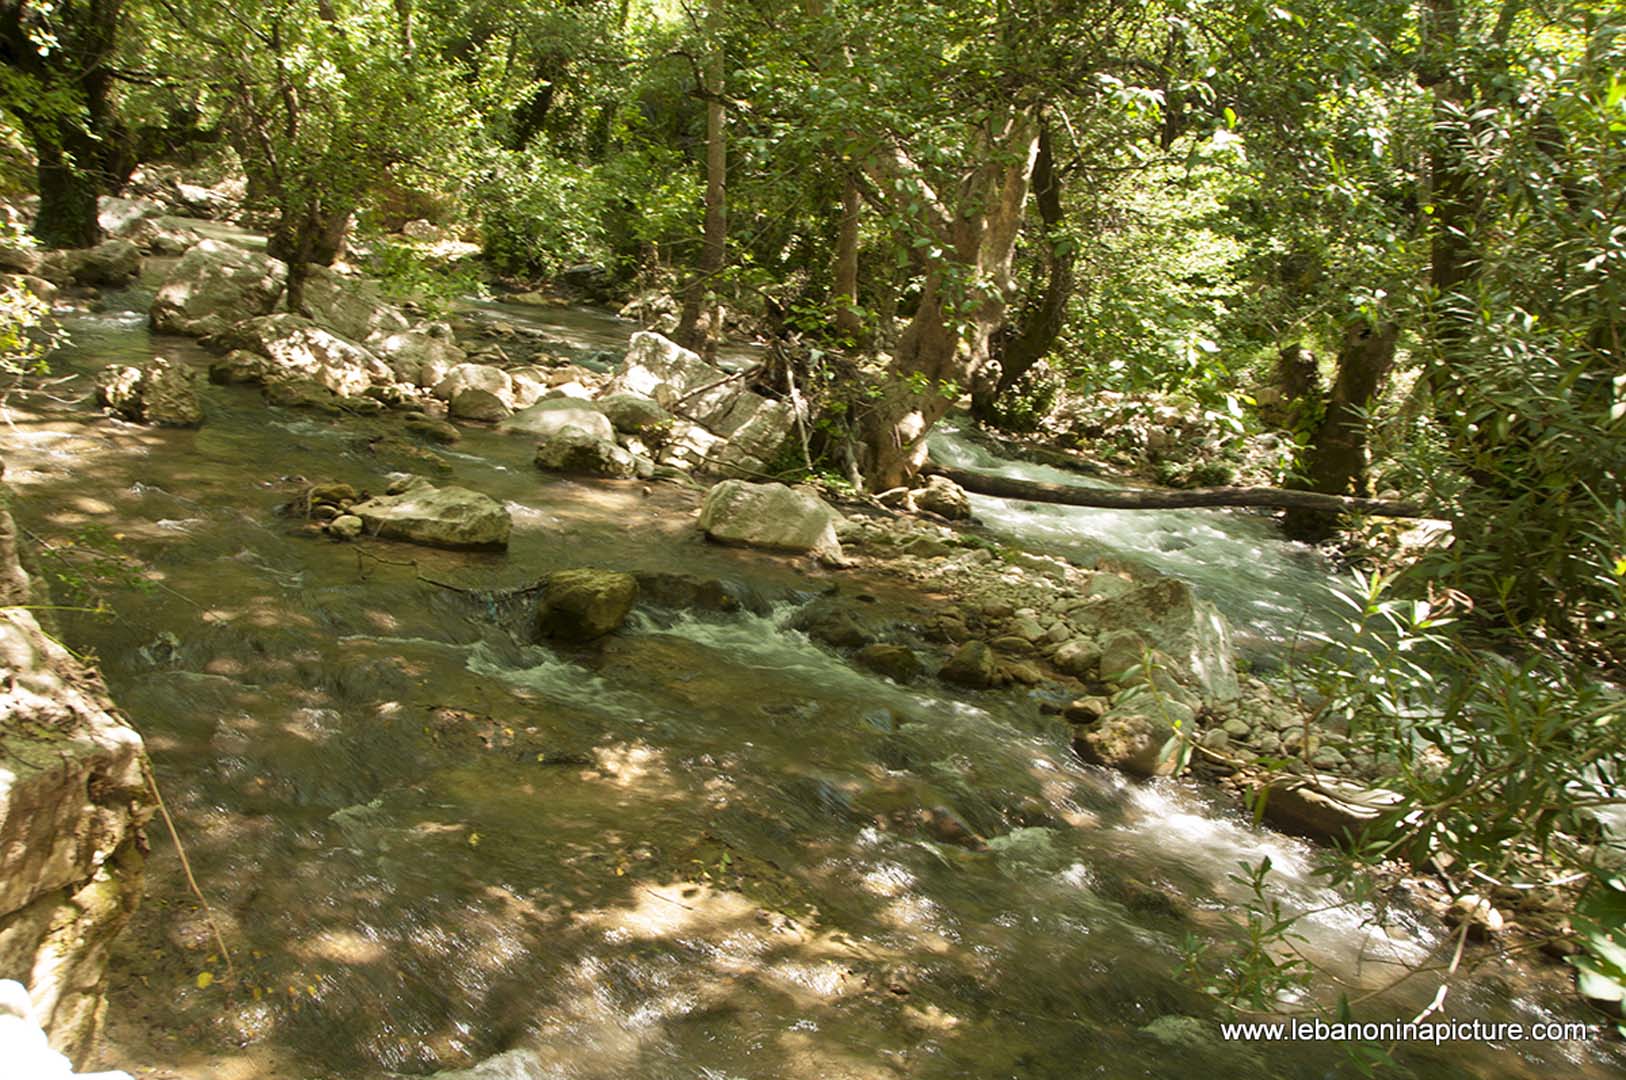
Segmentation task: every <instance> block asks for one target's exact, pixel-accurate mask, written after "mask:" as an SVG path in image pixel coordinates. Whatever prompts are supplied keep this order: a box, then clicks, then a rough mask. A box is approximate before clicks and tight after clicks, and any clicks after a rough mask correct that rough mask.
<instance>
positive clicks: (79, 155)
mask: <svg viewBox="0 0 1626 1080" xmlns="http://www.w3.org/2000/svg"><path fill="white" fill-rule="evenodd" d="M72 124H73V121H72V120H63V121H62V122H61V123H59V124H52V125H49V126H50V127H53V128H55V129H56V130H55V131H51V132H49V133H46V134H35V135H34V137H33V138H32V140H31V141H32V142H33V144H34V152H35V154H36V156H37V158H38V164H37V166H36V168H35V175H36V176H38V178H39V189H40V208H39V213H38V214H37V215H36V216H35V218H34V228H33V232H34V237H35V238H36V239H37V240H39V242H40V243H41V244H43V245H45V246H46V247H53V248H57V247H75V248H83V247H94V246H95V245H96V244H97V243H98V242H100V240H101V238H102V228H101V225H100V223H98V222H97V220H96V213H97V205H96V204H97V200H98V198H99V197H100V195H101V191H102V187H103V185H102V183H101V180H100V178H99V177H98V175H97V173H96V171H95V169H94V168H93V167H92V166H91V165H89V163H88V162H87V160H86V159H87V157H88V156H89V154H90V153H94V147H91V146H87V145H86V144H87V143H89V140H88V139H86V138H85V136H84V133H83V132H81V131H78V130H77V129H76V128H71V127H70V125H72ZM64 128H68V129H69V130H63V129H64ZM82 162H83V164H82Z"/></svg>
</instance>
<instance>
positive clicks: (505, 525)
mask: <svg viewBox="0 0 1626 1080" xmlns="http://www.w3.org/2000/svg"><path fill="white" fill-rule="evenodd" d="M350 511H351V513H353V514H355V515H356V516H357V517H359V518H360V519H361V520H362V524H364V525H365V526H366V528H367V532H368V533H369V534H370V535H373V536H382V537H385V538H387V539H392V540H405V541H407V542H409V543H413V544H425V545H428V546H430V547H447V548H484V547H507V546H508V534H509V531H510V530H511V528H512V526H513V523H512V520H511V519H510V517H509V514H508V511H507V510H506V509H505V508H504V507H503V505H502V504H501V503H499V502H497V501H496V500H495V499H492V498H490V497H489V496H486V495H482V494H480V493H479V492H477V491H470V490H469V489H468V488H462V487H455V486H451V485H448V486H446V487H434V486H432V485H420V486H418V487H414V488H411V489H410V490H407V491H403V492H401V493H400V494H398V495H380V496H377V497H375V498H372V499H368V500H367V501H366V502H359V503H356V504H355V505H354V506H352V507H351V508H350Z"/></svg>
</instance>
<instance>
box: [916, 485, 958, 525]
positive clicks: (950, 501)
mask: <svg viewBox="0 0 1626 1080" xmlns="http://www.w3.org/2000/svg"><path fill="white" fill-rule="evenodd" d="M913 496H914V502H915V506H916V508H917V509H920V510H929V511H931V512H932V513H934V514H939V515H941V516H942V517H946V518H948V519H949V520H950V521H964V520H966V519H967V518H969V517H970V516H971V498H970V496H968V495H967V494H966V493H965V489H964V488H962V487H961V486H960V485H959V484H956V483H955V482H954V481H953V480H950V479H949V478H948V477H946V476H928V477H927V478H926V486H925V487H922V488H920V489H919V490H917V491H915V492H914V493H913Z"/></svg>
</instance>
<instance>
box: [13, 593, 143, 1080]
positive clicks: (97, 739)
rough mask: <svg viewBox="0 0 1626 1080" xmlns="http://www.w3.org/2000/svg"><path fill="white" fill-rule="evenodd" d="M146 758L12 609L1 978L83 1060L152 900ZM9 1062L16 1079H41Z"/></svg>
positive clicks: (52, 645) (53, 647) (89, 678)
mask: <svg viewBox="0 0 1626 1080" xmlns="http://www.w3.org/2000/svg"><path fill="white" fill-rule="evenodd" d="M143 758H144V753H143V750H142V745H141V738H140V736H138V735H137V734H136V733H135V731H133V730H132V729H131V728H130V727H128V726H127V725H126V724H124V723H123V722H122V721H121V720H119V719H118V717H117V715H116V713H115V712H114V709H113V706H112V704H111V702H110V701H109V699H108V695H107V691H106V688H105V687H104V686H103V684H102V681H101V677H100V676H99V675H98V674H97V673H96V672H95V671H94V670H92V669H90V668H87V667H85V666H84V664H82V663H81V662H80V661H79V660H78V659H76V658H75V657H73V656H72V655H71V654H70V653H68V651H67V650H66V649H64V648H63V647H62V646H61V645H59V644H57V643H56V642H55V641H53V640H52V639H51V638H50V637H48V636H47V635H46V634H45V633H44V631H42V630H41V629H40V627H39V625H38V624H37V623H36V622H35V620H34V616H33V614H32V613H31V612H29V611H27V610H24V609H22V608H15V607H13V608H7V609H5V610H4V611H0V976H5V977H14V978H17V979H20V980H24V981H26V982H27V984H28V986H27V989H28V996H29V997H30V998H32V1013H33V1017H34V1018H37V1019H38V1021H39V1025H40V1026H41V1027H42V1028H44V1030H45V1032H46V1033H47V1035H48V1036H49V1039H50V1045H51V1046H52V1047H54V1048H55V1049H56V1050H57V1051H58V1052H60V1053H62V1054H64V1055H66V1056H67V1057H68V1058H70V1059H71V1060H74V1061H83V1060H84V1059H85V1058H86V1057H88V1056H89V1054H90V1052H91V1049H92V1045H93V1043H94V1042H95V1038H96V1030H97V1027H98V1025H99V1024H100V1021H101V1016H102V1012H103V1007H102V991H103V982H104V974H105V970H106V964H107V956H108V952H109V949H110V947H111V943H112V939H113V938H114V936H115V935H116V934H117V933H118V931H119V930H120V929H121V928H122V927H123V926H124V924H125V923H126V922H127V921H128V919H129V917H130V914H131V912H132V911H134V910H135V907H136V905H137V903H139V901H140V898H141V863H142V858H141V851H142V850H144V849H145V838H144V837H143V835H142V828H143V826H144V825H145V824H146V822H147V820H148V818H150V817H151V815H152V812H153V805H152V800H151V797H150V796H149V795H148V792H147V785H146V781H145V777H144V775H143V772H142V763H143ZM7 1003H8V1004H14V1003H12V1002H11V1001H10V996H8V998H7ZM4 1011H12V1012H15V1009H11V1010H0V1012H4ZM5 1022H6V1018H5V1017H3V1016H0V1025H3V1024H4V1023H5ZM13 1034H14V1033H13ZM5 1053H6V1055H7V1056H6V1057H5V1059H4V1060H5V1066H4V1067H5V1069H6V1070H7V1071H6V1075H8V1076H13V1075H15V1076H23V1075H27V1076H35V1075H41V1074H39V1073H34V1072H29V1071H27V1070H26V1069H24V1071H22V1072H17V1071H14V1070H17V1069H18V1068H19V1064H20V1062H19V1059H18V1057H17V1056H16V1051H15V1049H14V1048H13V1047H12V1046H10V1045H7V1046H6V1047H5ZM44 1075H49V1074H44Z"/></svg>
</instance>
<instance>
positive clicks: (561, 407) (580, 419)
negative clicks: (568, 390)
mask: <svg viewBox="0 0 1626 1080" xmlns="http://www.w3.org/2000/svg"><path fill="white" fill-rule="evenodd" d="M567 429H570V430H574V431H578V432H580V433H582V434H584V435H591V436H592V437H593V438H595V439H603V440H605V441H608V442H614V441H615V428H614V427H613V426H611V423H610V421H609V419H608V418H607V417H606V416H605V415H604V414H603V413H602V412H599V411H598V410H597V409H595V408H593V407H592V406H590V405H585V404H583V403H581V402H578V401H569V400H561V399H556V400H553V401H539V402H537V403H536V404H535V405H531V406H529V407H528V408H524V409H521V410H520V411H519V412H517V413H515V414H514V415H512V416H510V417H508V419H506V420H504V421H503V422H502V423H501V424H499V425H498V426H497V430H498V431H505V432H512V433H517V434H521V435H534V436H537V437H539V438H545V437H548V436H552V435H557V434H559V433H560V432H562V431H565V430H567Z"/></svg>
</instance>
